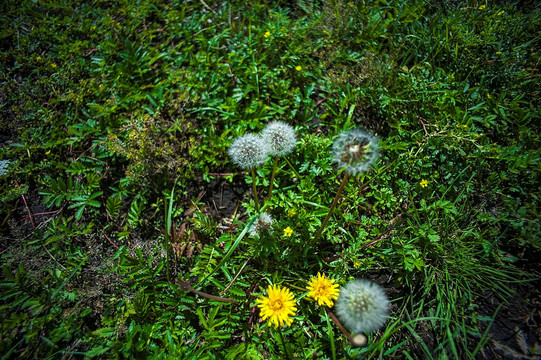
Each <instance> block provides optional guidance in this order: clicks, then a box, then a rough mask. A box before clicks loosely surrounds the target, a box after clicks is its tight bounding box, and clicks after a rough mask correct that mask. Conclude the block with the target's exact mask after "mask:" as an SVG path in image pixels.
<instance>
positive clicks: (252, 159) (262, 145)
mask: <svg viewBox="0 0 541 360" xmlns="http://www.w3.org/2000/svg"><path fill="white" fill-rule="evenodd" d="M269 150H270V148H269V145H268V144H267V142H266V141H264V140H263V138H262V137H261V136H258V135H254V134H246V135H243V136H240V137H238V138H237V139H235V141H233V144H231V146H230V147H229V151H228V153H229V156H230V157H231V159H232V160H233V162H234V163H235V164H237V165H238V166H240V167H241V168H243V169H253V168H255V167H257V166H260V165H263V164H264V163H265V161H267V157H268V154H269Z"/></svg>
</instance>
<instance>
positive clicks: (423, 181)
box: [421, 179, 428, 188]
mask: <svg viewBox="0 0 541 360" xmlns="http://www.w3.org/2000/svg"><path fill="white" fill-rule="evenodd" d="M427 186H428V180H426V179H423V180H421V187H424V188H425V187H427Z"/></svg>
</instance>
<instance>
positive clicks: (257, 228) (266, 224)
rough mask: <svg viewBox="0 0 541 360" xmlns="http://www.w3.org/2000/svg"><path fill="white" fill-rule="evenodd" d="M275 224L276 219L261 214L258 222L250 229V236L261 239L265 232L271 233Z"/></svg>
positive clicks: (267, 214)
mask: <svg viewBox="0 0 541 360" xmlns="http://www.w3.org/2000/svg"><path fill="white" fill-rule="evenodd" d="M273 222H274V219H273V218H272V216H271V215H270V214H269V213H266V212H263V213H261V214H259V217H258V218H257V220H256V221H254V223H253V224H252V226H251V227H250V235H252V236H255V237H259V235H260V234H262V233H264V232H271V231H272V223H273Z"/></svg>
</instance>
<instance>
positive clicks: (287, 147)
mask: <svg viewBox="0 0 541 360" xmlns="http://www.w3.org/2000/svg"><path fill="white" fill-rule="evenodd" d="M261 136H262V137H263V139H265V141H266V142H267V143H268V145H269V147H270V155H273V156H275V155H276V156H284V155H287V154H289V153H290V152H292V151H293V149H294V148H295V142H296V141H297V137H296V136H295V130H294V129H293V127H292V126H291V125H289V124H286V123H285V122H283V121H273V122H271V123H269V124H268V125H267V126H266V127H265V129H263V131H262V132H261Z"/></svg>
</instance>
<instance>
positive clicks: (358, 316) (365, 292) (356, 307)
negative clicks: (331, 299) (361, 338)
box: [335, 279, 389, 334]
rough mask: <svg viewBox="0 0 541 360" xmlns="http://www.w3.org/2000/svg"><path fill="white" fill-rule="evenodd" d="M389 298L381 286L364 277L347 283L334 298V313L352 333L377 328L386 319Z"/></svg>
mask: <svg viewBox="0 0 541 360" xmlns="http://www.w3.org/2000/svg"><path fill="white" fill-rule="evenodd" d="M388 307H389V299H388V298H387V294H385V291H384V290H383V288H382V287H381V286H379V285H378V284H376V283H374V282H372V281H370V280H365V279H357V280H353V281H350V282H349V283H347V284H346V285H345V286H344V287H342V289H340V295H339V297H338V300H336V305H335V309H336V315H337V316H338V318H339V319H340V321H341V322H342V323H343V324H344V326H345V327H346V328H348V329H349V330H350V331H351V332H353V333H356V334H358V333H361V332H365V331H374V330H378V329H379V328H380V327H381V326H382V325H383V324H384V323H385V320H386V319H387V313H388Z"/></svg>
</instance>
